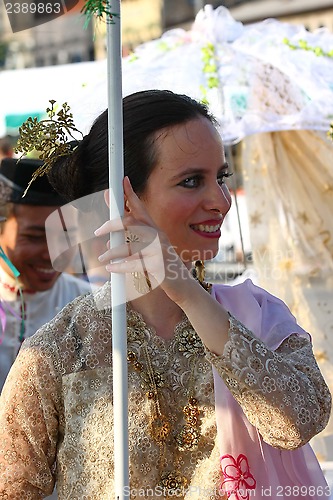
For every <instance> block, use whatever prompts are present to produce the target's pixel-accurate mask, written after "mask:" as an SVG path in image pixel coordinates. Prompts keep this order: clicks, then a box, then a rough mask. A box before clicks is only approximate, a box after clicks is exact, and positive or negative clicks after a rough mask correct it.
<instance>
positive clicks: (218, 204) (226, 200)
mask: <svg viewBox="0 0 333 500" xmlns="http://www.w3.org/2000/svg"><path fill="white" fill-rule="evenodd" d="M230 207H231V196H230V192H229V189H228V187H227V185H226V184H223V185H222V186H220V185H219V184H217V183H215V185H214V186H212V187H211V188H210V190H209V194H208V196H207V200H206V207H205V208H206V209H208V210H214V211H216V212H220V213H222V214H224V215H225V214H226V213H227V212H228V211H229V209H230Z"/></svg>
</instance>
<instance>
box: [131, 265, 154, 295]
mask: <svg viewBox="0 0 333 500" xmlns="http://www.w3.org/2000/svg"><path fill="white" fill-rule="evenodd" d="M132 276H133V284H134V288H135V290H136V291H137V292H139V293H140V294H141V295H145V294H146V293H148V292H150V291H151V290H152V286H151V281H150V279H149V277H148V273H147V272H145V273H140V272H139V271H135V272H134V273H132Z"/></svg>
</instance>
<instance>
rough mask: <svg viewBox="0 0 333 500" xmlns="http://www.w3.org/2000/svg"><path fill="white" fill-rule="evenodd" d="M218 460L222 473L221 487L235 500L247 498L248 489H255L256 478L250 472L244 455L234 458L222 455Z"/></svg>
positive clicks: (245, 499)
mask: <svg viewBox="0 0 333 500" xmlns="http://www.w3.org/2000/svg"><path fill="white" fill-rule="evenodd" d="M220 461H221V469H222V474H223V481H222V483H221V489H223V490H224V491H225V493H226V494H227V496H228V498H230V497H231V495H234V497H233V498H235V500H248V499H249V498H250V497H249V492H248V490H254V489H255V487H256V480H255V479H254V477H253V476H252V474H251V472H250V468H249V462H248V460H247V458H246V456H245V455H242V454H240V455H238V457H237V459H236V460H235V459H234V457H233V456H232V455H223V456H222V457H221V459H220Z"/></svg>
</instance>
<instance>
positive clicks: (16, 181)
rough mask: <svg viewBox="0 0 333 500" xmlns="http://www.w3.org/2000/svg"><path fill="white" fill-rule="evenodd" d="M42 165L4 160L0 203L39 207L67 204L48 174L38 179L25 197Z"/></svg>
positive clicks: (10, 159)
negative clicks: (54, 187)
mask: <svg viewBox="0 0 333 500" xmlns="http://www.w3.org/2000/svg"><path fill="white" fill-rule="evenodd" d="M41 165H43V162H42V161H41V160H35V159H30V158H24V159H21V160H18V159H17V158H4V159H3V160H2V161H1V164H0V203H7V202H12V203H19V204H24V205H38V206H56V205H58V206H59V205H64V204H66V200H65V199H64V198H62V197H61V196H60V195H59V194H58V193H57V192H56V191H55V190H54V189H53V187H52V186H51V184H50V183H49V181H48V178H47V175H46V174H44V175H42V176H40V177H37V179H36V180H34V181H33V182H32V183H31V185H30V187H29V189H28V191H27V193H26V195H25V196H24V197H23V194H24V191H25V190H26V188H27V187H28V184H29V182H30V181H31V178H32V176H33V174H34V172H35V171H36V170H37V168H39V167H40V166H41Z"/></svg>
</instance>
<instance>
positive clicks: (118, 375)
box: [107, 0, 129, 500]
mask: <svg viewBox="0 0 333 500" xmlns="http://www.w3.org/2000/svg"><path fill="white" fill-rule="evenodd" d="M111 1H112V5H111V4H110V3H111ZM120 4H121V2H120V0H109V2H108V9H109V10H110V11H111V12H112V13H114V14H116V15H115V16H113V17H112V21H113V22H112V23H111V22H110V19H107V68H108V78H107V82H108V109H109V113H108V127H109V133H108V137H109V188H110V196H109V202H110V218H114V217H117V216H118V215H119V214H120V215H123V207H124V195H123V177H124V160H123V107H122V65H121V63H122V51H121V17H120V14H121V12H120V11H121V9H120ZM107 17H108V16H107ZM110 239H111V248H112V247H115V246H118V245H120V244H122V243H123V242H124V235H122V234H121V233H115V234H112V235H110ZM112 304H113V305H112ZM111 305H112V355H113V412H114V476H115V480H114V485H115V499H116V500H124V499H127V498H129V488H128V486H129V466H128V463H129V459H128V382H127V379H128V378H127V332H126V293H125V277H124V276H123V275H120V274H119V275H118V274H116V273H112V274H111Z"/></svg>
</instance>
